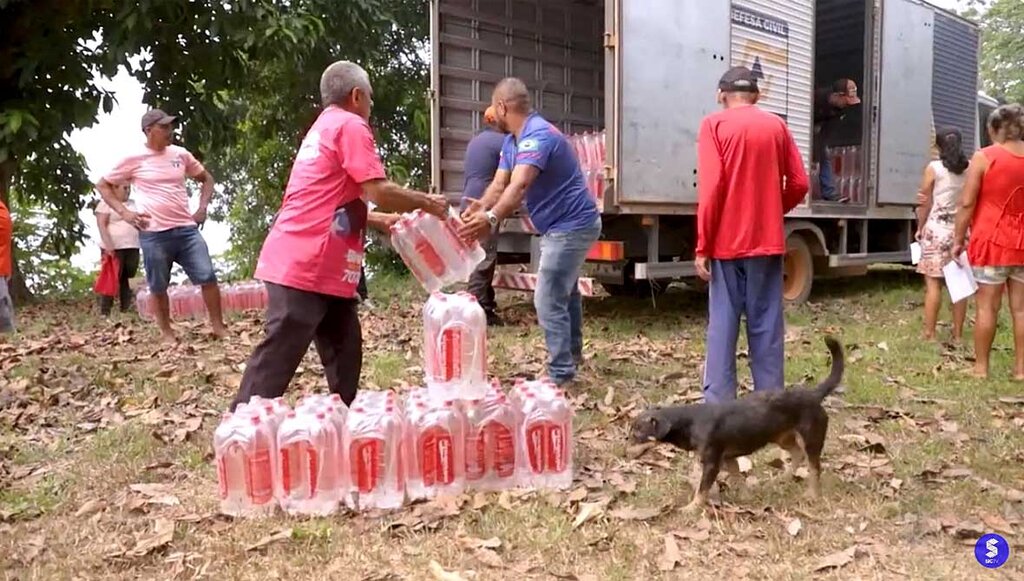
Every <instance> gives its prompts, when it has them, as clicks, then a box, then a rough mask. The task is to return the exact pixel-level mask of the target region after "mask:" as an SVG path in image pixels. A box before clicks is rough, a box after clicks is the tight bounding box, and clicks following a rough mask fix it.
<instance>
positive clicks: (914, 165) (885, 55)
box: [876, 0, 935, 205]
mask: <svg viewBox="0 0 1024 581" xmlns="http://www.w3.org/2000/svg"><path fill="white" fill-rule="evenodd" d="M934 25H935V13H934V12H933V10H932V9H931V8H929V7H928V6H926V5H923V4H920V3H917V2H913V1H912V0H886V1H885V2H884V3H883V5H882V67H881V69H882V70H881V98H880V99H879V104H878V109H879V111H878V113H879V127H880V129H879V143H878V146H877V149H876V150H877V151H878V199H877V202H878V203H879V204H896V205H916V204H917V189H918V185H919V184H920V181H921V173H922V172H923V171H924V167H925V165H927V164H928V162H929V161H930V150H931V146H932V143H931V127H932V61H933V56H934V54H933V38H934V35H935V28H934Z"/></svg>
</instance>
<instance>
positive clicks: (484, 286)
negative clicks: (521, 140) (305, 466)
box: [461, 107, 505, 327]
mask: <svg viewBox="0 0 1024 581" xmlns="http://www.w3.org/2000/svg"><path fill="white" fill-rule="evenodd" d="M495 122H496V119H495V118H494V108H493V107H488V108H487V110H486V111H484V128H483V129H482V130H481V131H480V133H477V134H476V135H474V136H473V139H471V140H470V141H469V145H467V146H466V157H465V161H464V163H463V173H465V175H466V179H465V182H464V184H463V188H462V207H461V211H465V210H466V208H467V207H469V203H470V201H472V200H479V199H480V197H481V196H483V195H484V190H486V189H487V185H488V184H490V183H491V181H493V180H494V174H495V172H497V171H498V160H499V158H501V147H502V145H504V143H505V134H504V133H502V132H501V131H498V130H497V129H496V126H495ZM481 242H482V245H483V248H484V251H485V252H486V253H487V258H484V261H483V262H481V263H480V264H479V265H477V267H476V270H474V271H473V274H471V275H470V276H469V284H468V285H467V289H466V290H468V291H469V293H470V294H472V295H473V296H475V297H476V300H477V302H478V303H480V306H481V307H483V309H484V313H486V315H487V326H489V327H500V326H501V325H502V324H503V323H502V320H501V317H499V316H498V302H497V300H496V299H495V296H494V284H493V283H494V268H495V266H496V265H497V263H498V230H497V228H495V230H494V233H493V234H490V235H488V236H487V237H486V238H485V239H484V240H482V241H481Z"/></svg>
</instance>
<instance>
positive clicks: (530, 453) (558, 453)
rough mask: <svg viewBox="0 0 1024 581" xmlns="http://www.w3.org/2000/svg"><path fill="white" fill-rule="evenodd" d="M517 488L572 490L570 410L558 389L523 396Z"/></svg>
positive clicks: (547, 388) (537, 390)
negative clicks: (569, 488) (520, 486)
mask: <svg viewBox="0 0 1024 581" xmlns="http://www.w3.org/2000/svg"><path fill="white" fill-rule="evenodd" d="M521 406H522V411H521V412H520V418H521V428H520V437H519V440H520V443H521V453H520V459H521V464H520V469H519V478H518V480H519V484H520V485H522V486H527V487H533V488H556V489H564V488H568V487H570V486H572V472H573V462H572V454H573V445H572V416H573V412H572V406H571V405H570V404H569V402H568V400H566V398H565V394H564V393H563V392H562V391H561V390H559V389H552V388H551V387H550V386H548V385H546V384H542V385H540V386H538V387H535V388H534V389H531V390H530V391H526V392H525V393H524V395H523V396H522V404H521Z"/></svg>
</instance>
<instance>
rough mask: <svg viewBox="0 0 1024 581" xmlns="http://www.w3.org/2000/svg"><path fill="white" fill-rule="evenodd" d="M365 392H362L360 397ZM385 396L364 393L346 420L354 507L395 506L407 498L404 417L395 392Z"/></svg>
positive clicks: (352, 503) (351, 501)
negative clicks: (404, 466) (371, 395)
mask: <svg viewBox="0 0 1024 581" xmlns="http://www.w3.org/2000/svg"><path fill="white" fill-rule="evenodd" d="M364 393H367V394H369V393H374V392H362V393H360V394H359V395H360V397H362V396H363V394H364ZM376 393H383V394H386V395H384V396H383V397H381V396H374V397H362V400H360V397H357V398H356V401H355V402H353V405H352V408H351V409H350V410H349V413H348V418H347V420H346V423H345V435H344V446H345V450H346V453H347V455H348V461H349V466H348V472H349V474H348V477H349V482H350V483H351V484H350V490H351V495H350V496H346V500H347V502H348V503H350V506H352V508H359V509H369V508H382V509H391V508H398V507H400V506H402V504H403V503H404V502H405V475H404V473H403V467H402V429H403V424H404V422H403V417H402V413H401V411H400V410H399V408H398V402H397V401H396V399H395V397H394V393H393V392H376Z"/></svg>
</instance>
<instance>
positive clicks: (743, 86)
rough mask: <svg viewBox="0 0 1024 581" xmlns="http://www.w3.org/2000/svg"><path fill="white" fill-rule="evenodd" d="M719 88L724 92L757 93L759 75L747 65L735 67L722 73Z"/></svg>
mask: <svg viewBox="0 0 1024 581" xmlns="http://www.w3.org/2000/svg"><path fill="white" fill-rule="evenodd" d="M718 88H719V90H721V91H722V92H724V93H757V92H759V90H758V88H757V77H755V76H754V73H752V72H750V69H748V68H747V67H733V68H731V69H729V70H727V71H725V74H724V75H722V78H721V79H719V81H718Z"/></svg>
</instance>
